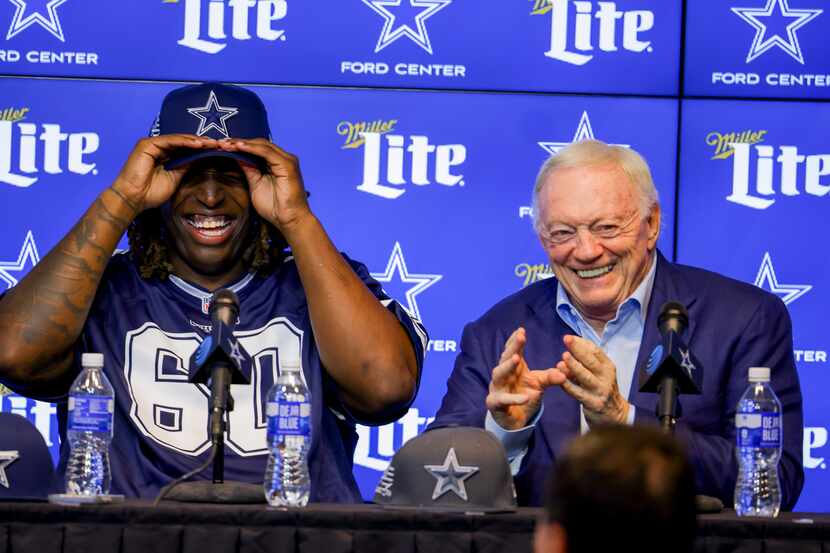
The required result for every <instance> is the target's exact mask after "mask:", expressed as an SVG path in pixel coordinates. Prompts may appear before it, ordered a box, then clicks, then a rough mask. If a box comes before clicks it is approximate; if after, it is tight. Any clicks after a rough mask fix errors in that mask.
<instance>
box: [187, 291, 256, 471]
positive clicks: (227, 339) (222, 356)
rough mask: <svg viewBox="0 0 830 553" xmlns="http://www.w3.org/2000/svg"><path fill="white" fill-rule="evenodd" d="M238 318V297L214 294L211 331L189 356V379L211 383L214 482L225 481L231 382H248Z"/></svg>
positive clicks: (231, 404) (246, 364)
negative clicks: (238, 337)
mask: <svg viewBox="0 0 830 553" xmlns="http://www.w3.org/2000/svg"><path fill="white" fill-rule="evenodd" d="M238 318H239V298H237V297H236V294H235V293H234V292H233V291H232V290H228V289H222V290H219V291H217V292H216V293H214V294H213V298H212V300H211V303H210V319H211V333H210V336H207V337H205V339H204V340H202V343H201V345H200V346H199V348H198V349H197V350H196V352H195V353H194V354H193V356H192V357H191V358H190V377H189V380H190V381H191V382H195V383H208V384H209V386H210V404H209V406H210V407H209V408H210V418H209V428H210V438H211V443H212V444H213V446H214V447H215V448H216V449H217V454H216V457H215V459H214V463H213V481H214V482H217V483H221V482H223V481H224V445H225V443H224V440H225V437H224V436H225V413H227V412H229V411H233V397H232V396H231V393H230V386H231V384H248V383H249V382H250V378H249V376H248V375H249V374H250V357H249V356H248V354H247V352H245V350H244V348H243V347H242V344H240V343H239V341H238V340H236V338H234V336H233V330H234V327H236V322H237V320H238Z"/></svg>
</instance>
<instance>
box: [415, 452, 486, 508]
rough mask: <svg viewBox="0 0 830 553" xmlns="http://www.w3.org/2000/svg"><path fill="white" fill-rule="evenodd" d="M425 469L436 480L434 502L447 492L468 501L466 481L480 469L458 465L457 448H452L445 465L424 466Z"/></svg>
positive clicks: (433, 493) (445, 459)
mask: <svg viewBox="0 0 830 553" xmlns="http://www.w3.org/2000/svg"><path fill="white" fill-rule="evenodd" d="M424 468H425V469H426V470H427V472H429V473H430V474H431V475H432V476H434V477H435V479H436V482H435V489H434V490H433V491H432V500H433V501H435V500H436V499H438V498H439V497H441V496H442V495H444V494H445V493H447V492H452V493H454V494H455V495H457V496H458V497H460V498H461V499H463V500H464V501H468V499H467V487H466V486H465V484H464V481H465V480H466V479H467V478H469V477H471V476H472V475H474V474H475V473H477V472H478V467H476V466H473V465H470V466H465V465H460V464H458V458H456V456H455V448H453V447H451V448H450V450H449V451H448V452H447V456H446V457H445V458H444V464H443V465H424Z"/></svg>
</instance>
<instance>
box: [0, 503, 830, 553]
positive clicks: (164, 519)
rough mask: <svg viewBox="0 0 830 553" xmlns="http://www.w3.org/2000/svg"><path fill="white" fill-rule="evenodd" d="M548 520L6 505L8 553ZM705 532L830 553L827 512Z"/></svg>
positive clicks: (718, 546)
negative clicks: (825, 513)
mask: <svg viewBox="0 0 830 553" xmlns="http://www.w3.org/2000/svg"><path fill="white" fill-rule="evenodd" d="M538 514H539V511H538V510H536V509H519V510H518V511H517V512H516V513H510V514H495V515H493V514H488V515H465V514H460V513H434V512H428V511H423V510H418V511H416V510H412V511H402V510H394V511H393V510H385V509H382V508H379V507H376V506H371V505H356V506H355V505H351V506H347V505H313V506H310V507H307V508H305V509H290V510H277V509H268V508H266V507H264V506H219V505H203V504H200V505H194V504H174V503H165V504H162V505H161V506H159V507H157V508H153V507H152V506H151V505H150V504H148V503H142V502H127V503H123V504H120V505H106V506H83V507H62V506H56V505H48V504H44V503H0V553H7V552H8V553H99V552H100V553H146V552H150V551H153V552H155V551H157V552H160V553H214V552H228V553H235V552H239V553H260V552H266V551H268V552H271V551H273V552H290V553H295V552H296V553H352V552H354V553H366V552H375V551H377V552H383V553H390V552H393V553H427V552H429V553H433V552H438V551H448V552H457V553H514V552H515V553H530V552H531V551H532V540H533V529H534V526H535V522H536V518H537V516H538ZM807 521H810V522H807ZM699 526H700V529H699V537H698V541H697V545H696V551H700V552H726V551H740V552H757V553H777V552H782V553H784V552H786V553H791V552H796V551H805V552H814V553H830V516H827V515H810V514H803V513H798V514H792V513H785V514H783V515H782V516H781V517H780V518H778V519H775V520H752V519H738V518H737V517H736V516H735V514H734V513H733V512H725V513H721V514H718V515H706V516H702V517H701V518H700V524H699ZM622 550H629V549H628V548H627V547H623V548H621V549H620V551H622ZM630 550H632V551H636V546H634V548H632V549H630ZM667 551H669V550H668V549H667Z"/></svg>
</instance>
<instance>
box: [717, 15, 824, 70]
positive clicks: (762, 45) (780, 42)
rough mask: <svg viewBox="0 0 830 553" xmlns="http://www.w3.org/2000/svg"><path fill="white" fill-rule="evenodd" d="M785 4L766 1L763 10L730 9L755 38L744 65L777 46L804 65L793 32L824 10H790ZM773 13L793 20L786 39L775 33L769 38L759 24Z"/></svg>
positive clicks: (764, 25)
mask: <svg viewBox="0 0 830 553" xmlns="http://www.w3.org/2000/svg"><path fill="white" fill-rule="evenodd" d="M787 2H788V0H767V5H766V6H764V7H763V8H732V12H733V13H735V14H736V15H737V16H738V17H740V18H741V19H743V20H744V21H746V22H747V23H749V24H750V25H752V27H753V28H754V29H755V38H753V39H752V46H750V48H749V54H747V56H746V63H749V62H751V61H752V60H754V59H755V58H757V57H758V56H760V55H761V54H763V53H764V52H766V51H767V50H769V49H770V48H772V47H773V46H778V47H779V48H781V49H782V50H783V51H784V52H785V53H786V54H787V55H789V56H790V57H791V58H793V59H794V60H795V61H797V62H798V63H800V64H801V65H804V56H803V55H802V53H801V46H800V45H799V43H798V37H797V36H796V34H795V32H796V31H797V30H798V29H800V28H801V27H803V26H804V25H806V24H807V23H809V22H810V21H812V20H813V19H815V18H816V17H818V16H819V15H820V14H821V13H822V12H823V11H824V10H821V9H791V8H790V6H789V5H788V4H787ZM776 8H777V9H776ZM773 12H778V17H782V18H783V17H786V18H789V19H792V20H793V21H791V22H790V23H788V24H787V26H786V34H787V37H786V39H785V38H784V37H782V36H780V35H779V34H777V33H770V36H767V25H766V24H764V23H762V22H761V18H767V17H772V15H773Z"/></svg>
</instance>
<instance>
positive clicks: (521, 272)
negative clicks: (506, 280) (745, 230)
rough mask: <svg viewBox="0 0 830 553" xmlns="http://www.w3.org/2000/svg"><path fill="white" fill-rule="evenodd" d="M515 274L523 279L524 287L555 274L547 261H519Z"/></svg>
mask: <svg viewBox="0 0 830 553" xmlns="http://www.w3.org/2000/svg"><path fill="white" fill-rule="evenodd" d="M514 274H515V275H516V276H517V277H519V278H520V279H522V288H524V287H525V286H528V285H530V284H533V283H534V282H539V281H540V280H546V279H549V278H551V277H552V276H553V269H552V268H551V266H550V265H548V264H545V263H536V264H530V263H519V264H518V265H516V268H515V270H514Z"/></svg>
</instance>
